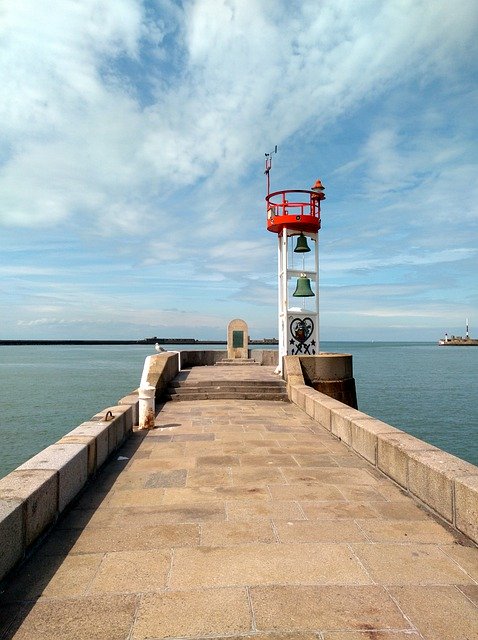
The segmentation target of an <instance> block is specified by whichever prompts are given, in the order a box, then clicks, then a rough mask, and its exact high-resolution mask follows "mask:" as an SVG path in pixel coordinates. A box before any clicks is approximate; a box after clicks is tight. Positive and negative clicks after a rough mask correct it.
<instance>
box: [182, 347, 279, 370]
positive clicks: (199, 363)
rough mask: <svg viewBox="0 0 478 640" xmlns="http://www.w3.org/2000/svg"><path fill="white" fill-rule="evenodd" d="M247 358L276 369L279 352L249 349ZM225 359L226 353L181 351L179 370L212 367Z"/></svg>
mask: <svg viewBox="0 0 478 640" xmlns="http://www.w3.org/2000/svg"><path fill="white" fill-rule="evenodd" d="M248 353H249V356H248V357H249V358H252V359H253V360H255V361H256V362H258V363H259V364H261V365H263V366H269V367H271V366H273V367H276V366H277V365H278V363H279V352H278V351H277V350H276V349H249V351H248ZM226 358H227V351H215V350H212V349H211V350H209V351H207V350H204V351H181V369H185V368H187V367H204V366H212V365H214V364H216V362H221V360H224V359H226Z"/></svg>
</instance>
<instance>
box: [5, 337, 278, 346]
mask: <svg viewBox="0 0 478 640" xmlns="http://www.w3.org/2000/svg"><path fill="white" fill-rule="evenodd" d="M156 343H157V344H161V345H168V344H170V345H171V344H174V345H178V344H179V345H190V344H204V345H208V344H227V342H226V340H196V339H195V338H144V339H143V340H0V346H21V345H30V346H41V345H47V346H52V345H80V346H81V345H122V344H124V345H127V344H128V345H131V344H141V345H145V344H156ZM249 344H253V345H271V346H274V345H277V344H278V341H277V340H276V339H273V338H265V339H261V340H249Z"/></svg>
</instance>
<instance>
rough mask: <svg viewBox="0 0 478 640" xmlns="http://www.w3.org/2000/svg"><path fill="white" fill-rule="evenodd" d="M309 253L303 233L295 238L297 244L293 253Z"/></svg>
mask: <svg viewBox="0 0 478 640" xmlns="http://www.w3.org/2000/svg"><path fill="white" fill-rule="evenodd" d="M307 251H310V247H309V245H308V244H307V238H306V237H305V236H304V234H303V233H301V234H300V236H299V237H298V238H297V244H296V245H295V249H294V253H306V252H307Z"/></svg>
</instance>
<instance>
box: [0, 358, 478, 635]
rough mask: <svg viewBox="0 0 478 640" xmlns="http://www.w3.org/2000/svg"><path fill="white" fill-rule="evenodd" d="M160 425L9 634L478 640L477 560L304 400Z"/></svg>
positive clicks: (12, 609)
mask: <svg viewBox="0 0 478 640" xmlns="http://www.w3.org/2000/svg"><path fill="white" fill-rule="evenodd" d="M205 369H208V371H209V373H207V372H206V371H205ZM238 369H239V370H241V368H236V367H231V374H230V375H231V376H235V375H239V373H238ZM260 369H263V370H262V371H260ZM264 369H265V368H259V367H257V368H256V367H247V375H248V376H249V375H250V374H251V372H250V370H253V371H254V372H257V371H258V370H259V371H260V373H257V375H265V373H266V371H265V370H264ZM213 370H214V367H207V368H204V369H203V370H200V369H199V368H198V369H197V370H196V371H195V375H198V376H200V375H213V374H212V371H213ZM243 375H245V374H244V373H243ZM269 375H271V374H270V372H269ZM156 425H157V428H156V429H154V430H152V431H150V432H148V433H143V432H139V433H136V434H134V435H133V436H132V437H131V438H130V439H129V440H128V441H127V443H126V444H125V445H124V446H123V447H122V449H121V450H120V452H119V454H118V455H117V456H116V457H115V459H114V460H113V461H112V462H110V463H109V464H108V465H107V466H106V467H105V468H104V469H103V471H102V472H101V473H100V474H99V475H98V476H97V478H96V479H95V482H94V484H92V485H91V486H90V487H89V488H88V489H87V490H86V491H85V492H84V493H83V495H82V496H81V498H80V499H79V500H78V502H77V503H76V504H75V506H74V508H73V509H71V510H70V511H69V513H67V514H66V515H65V516H64V517H63V518H62V519H61V520H60V521H59V522H58V524H57V526H56V528H55V529H54V531H53V532H52V533H51V534H50V535H49V536H48V538H47V539H46V540H45V542H44V544H43V546H41V547H40V548H39V549H38V550H37V552H36V553H35V554H34V555H33V557H32V558H31V559H30V560H29V561H28V562H27V563H26V564H25V565H24V566H23V567H22V569H21V570H19V571H18V573H17V575H15V576H14V578H13V579H12V581H11V583H10V586H8V587H7V588H6V590H5V592H4V593H3V596H2V599H1V606H0V638H3V639H5V638H16V639H29V640H37V639H38V640H50V639H51V640H53V639H55V640H57V639H61V640H70V639H71V640H83V639H86V638H88V639H99V640H120V639H128V640H146V639H148V640H152V639H159V638H206V637H208V638H211V637H214V638H222V637H229V638H231V637H233V638H236V637H243V638H245V637H247V638H255V639H257V640H366V639H370V638H374V639H375V640H378V639H380V640H413V639H415V638H416V639H418V638H422V639H425V640H473V639H477V638H478V584H477V583H478V550H477V549H476V547H475V546H474V545H472V543H471V542H469V541H468V540H467V539H466V538H464V537H462V536H460V535H459V534H457V533H456V532H454V531H452V530H450V529H447V528H445V527H443V526H442V525H441V524H440V523H439V522H437V521H436V520H435V519H434V518H433V517H432V516H431V515H429V514H428V513H427V512H426V511H425V510H423V509H422V508H420V507H419V506H418V505H417V504H415V503H414V502H413V501H412V500H411V499H410V498H409V497H408V496H406V495H404V493H403V492H402V491H401V490H400V489H398V488H397V487H396V486H395V485H394V484H393V483H392V482H391V481H390V480H388V479H385V478H384V477H383V476H381V475H380V474H379V473H378V472H377V471H375V470H374V469H373V468H372V467H371V466H369V465H368V463H366V462H365V461H363V460H362V459H361V458H359V457H358V456H356V455H355V454H352V453H351V452H350V451H349V450H348V449H347V448H346V447H345V445H343V444H342V443H341V442H339V441H338V440H337V439H336V438H334V437H333V436H332V435H331V434H330V433H329V432H328V431H326V430H323V431H321V430H320V429H318V428H317V424H316V423H314V422H313V421H312V420H311V419H310V418H309V417H308V416H307V415H306V414H305V413H304V412H303V411H302V410H301V409H299V408H298V407H296V406H295V405H292V404H288V403H284V402H268V401H237V400H222V401H210V400H206V401H191V402H189V401H184V402H181V403H172V402H168V403H166V404H165V405H164V406H163V407H162V409H161V411H160V412H159V413H158V416H157V419H156ZM311 428H313V429H314V432H313V431H312V430H311ZM120 458H127V459H125V460H124V459H120Z"/></svg>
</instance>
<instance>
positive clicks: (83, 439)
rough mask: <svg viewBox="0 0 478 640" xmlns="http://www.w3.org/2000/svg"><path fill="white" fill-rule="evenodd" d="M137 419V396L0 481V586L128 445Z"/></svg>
mask: <svg viewBox="0 0 478 640" xmlns="http://www.w3.org/2000/svg"><path fill="white" fill-rule="evenodd" d="M137 416H138V396H137V394H134V393H133V394H130V395H128V396H125V397H124V398H121V400H119V402H118V404H117V405H115V406H111V407H106V408H105V409H103V410H102V411H101V412H100V413H97V414H96V415H94V416H92V418H91V419H90V420H88V421H87V422H83V423H82V424H80V425H79V426H78V427H76V428H75V429H73V430H72V431H70V432H69V433H67V434H66V435H65V436H63V437H62V438H61V439H60V440H59V441H58V442H56V443H55V444H52V445H51V446H49V447H47V448H46V449H44V450H43V451H41V452H40V453H38V454H37V455H36V456H33V458H30V460H27V461H26V462H25V463H24V464H22V465H20V466H19V467H18V468H17V469H15V470H14V471H12V472H11V473H9V474H8V475H7V476H5V477H4V478H1V479H0V580H1V579H2V578H3V577H4V576H5V575H6V574H7V573H8V572H9V571H10V570H11V569H12V568H13V567H14V566H15V565H16V564H17V563H18V562H19V561H20V560H22V559H23V558H24V557H25V555H26V553H27V552H28V550H29V548H30V547H31V546H32V545H33V544H34V543H35V542H36V541H37V540H38V538H39V537H41V536H42V535H43V534H44V533H45V532H46V531H47V530H48V529H49V528H50V527H51V526H52V525H53V524H54V522H55V521H56V520H57V518H58V516H59V514H60V513H61V512H62V511H63V510H64V509H65V508H66V507H67V506H68V504H69V503H70V502H71V501H72V500H73V499H74V497H75V496H76V495H77V494H78V493H79V491H81V489H82V488H83V486H84V485H85V483H86V482H87V481H88V479H89V478H91V477H92V476H93V475H94V474H95V473H96V471H97V470H98V469H99V468H100V467H101V466H102V465H103V463H104V462H105V461H106V460H107V458H108V456H110V455H111V454H112V453H113V452H114V451H115V450H116V449H117V448H118V447H119V446H120V445H121V444H122V443H123V442H124V440H126V438H127V437H128V436H129V435H130V433H131V431H132V429H133V425H134V424H137Z"/></svg>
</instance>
